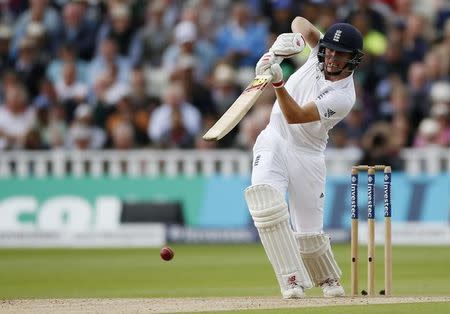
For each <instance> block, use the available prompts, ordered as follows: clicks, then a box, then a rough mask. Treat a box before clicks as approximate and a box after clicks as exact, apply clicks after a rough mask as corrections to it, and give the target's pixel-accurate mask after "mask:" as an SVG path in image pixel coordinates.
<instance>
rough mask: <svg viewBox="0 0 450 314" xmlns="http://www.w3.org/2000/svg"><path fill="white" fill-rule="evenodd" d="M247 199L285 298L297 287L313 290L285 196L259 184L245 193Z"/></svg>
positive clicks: (270, 187)
mask: <svg viewBox="0 0 450 314" xmlns="http://www.w3.org/2000/svg"><path fill="white" fill-rule="evenodd" d="M245 199H246V201H247V205H248V207H249V210H250V214H251V215H252V218H253V221H254V223H255V226H256V228H257V229H258V233H259V237H260V238H261V243H262V245H263V246H264V249H265V251H266V254H267V257H268V258H269V261H270V263H271V264H272V267H273V269H274V271H275V274H276V277H277V279H278V283H279V284H280V288H281V292H282V293H283V296H284V295H285V292H286V291H288V290H289V289H291V288H292V287H293V286H295V285H299V286H302V287H303V288H305V289H308V288H312V282H311V279H310V278H309V276H308V272H307V270H306V267H305V265H304V264H303V262H302V260H301V258H300V254H299V248H298V245H297V242H296V240H295V235H294V232H293V231H292V229H291V226H290V224H289V212H288V207H287V204H286V202H285V200H284V198H283V195H282V194H281V193H280V192H279V191H278V190H277V189H275V188H274V187H272V186H271V185H268V184H258V185H253V186H250V187H249V188H247V189H246V190H245Z"/></svg>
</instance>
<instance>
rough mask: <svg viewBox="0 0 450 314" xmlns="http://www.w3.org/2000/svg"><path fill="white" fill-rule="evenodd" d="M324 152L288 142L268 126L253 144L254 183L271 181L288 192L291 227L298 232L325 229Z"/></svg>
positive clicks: (268, 182)
mask: <svg viewBox="0 0 450 314" xmlns="http://www.w3.org/2000/svg"><path fill="white" fill-rule="evenodd" d="M325 177H326V167H325V157H324V154H323V153H320V152H314V151H312V150H308V149H303V148H301V147H298V146H294V145H293V144H291V143H288V142H287V141H286V140H285V139H284V138H282V137H281V136H280V135H279V134H278V132H277V131H275V130H274V129H272V128H271V127H267V128H266V129H265V130H264V131H262V132H261V134H260V135H259V136H258V138H257V140H256V143H255V145H254V147H253V171H252V185H255V184H263V183H264V184H270V185H271V186H273V187H274V188H276V189H278V190H279V191H280V192H281V193H282V195H286V193H287V196H288V205H289V212H290V216H291V223H292V228H293V230H294V232H295V233H296V234H305V233H321V232H322V231H323V207H324V196H325Z"/></svg>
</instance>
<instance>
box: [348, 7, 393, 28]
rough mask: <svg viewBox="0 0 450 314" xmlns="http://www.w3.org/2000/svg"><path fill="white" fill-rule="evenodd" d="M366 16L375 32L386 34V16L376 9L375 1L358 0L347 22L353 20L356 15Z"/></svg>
mask: <svg viewBox="0 0 450 314" xmlns="http://www.w3.org/2000/svg"><path fill="white" fill-rule="evenodd" d="M360 13H362V14H364V16H366V17H367V20H368V23H369V24H370V25H372V28H373V30H375V31H377V32H379V33H382V34H386V23H385V18H384V16H383V15H382V14H381V13H380V12H379V11H378V10H377V9H376V8H375V7H374V3H373V1H369V0H357V1H356V8H355V9H354V10H352V11H351V12H350V14H349V16H348V17H347V19H346V20H347V22H348V21H351V20H352V19H353V16H354V15H356V14H360Z"/></svg>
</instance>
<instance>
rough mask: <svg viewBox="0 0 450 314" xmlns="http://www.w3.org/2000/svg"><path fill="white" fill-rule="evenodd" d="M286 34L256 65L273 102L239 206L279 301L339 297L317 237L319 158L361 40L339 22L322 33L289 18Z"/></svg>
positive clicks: (329, 255) (346, 97) (349, 96)
mask: <svg viewBox="0 0 450 314" xmlns="http://www.w3.org/2000/svg"><path fill="white" fill-rule="evenodd" d="M291 27H292V33H286V34H281V35H280V36H278V38H277V39H276V41H275V42H274V44H273V46H272V47H271V48H270V49H269V52H268V53H266V54H265V55H264V56H263V57H262V58H261V59H260V60H259V61H258V63H257V65H256V74H257V75H258V74H262V73H265V72H266V73H267V72H270V73H271V74H272V76H273V79H272V84H273V87H274V88H275V92H276V97H277V100H276V101H275V104H274V106H273V109H272V113H271V116H270V122H269V124H268V125H267V127H266V128H265V129H264V130H263V131H262V132H261V134H260V135H259V136H258V138H257V140H256V143H255V145H254V148H253V170H252V178H251V183H252V185H251V186H250V187H248V188H247V189H246V190H245V192H244V193H245V199H246V201H247V205H248V207H249V210H250V214H251V216H252V218H253V220H254V223H255V226H256V228H257V229H258V233H259V236H260V238H261V242H262V244H263V246H264V249H265V252H266V254H267V256H268V258H269V261H270V263H271V264H272V266H273V269H274V271H275V275H276V277H277V280H278V283H279V285H280V288H281V293H282V296H283V298H285V299H291V298H301V297H304V296H305V289H309V288H312V287H313V286H316V287H321V288H322V291H323V295H324V296H325V297H340V296H344V289H343V287H342V286H341V285H340V283H339V279H340V277H341V270H340V268H339V266H338V265H337V263H336V260H335V258H334V255H333V252H332V250H331V246H330V238H329V236H328V235H326V234H324V232H323V208H324V197H325V190H324V189H325V177H326V168H325V157H324V151H325V147H326V144H327V139H328V131H329V130H330V129H331V128H332V127H334V126H335V125H336V124H337V123H338V122H339V121H341V120H342V119H344V117H345V116H346V115H347V114H348V113H349V112H350V110H351V108H352V106H353V105H354V103H355V98H356V96H355V87H354V83H353V71H354V70H355V68H356V67H357V66H358V64H359V63H360V62H361V59H362V57H363V52H362V49H363V39H362V36H361V33H360V32H359V31H358V30H357V29H356V28H355V27H353V26H352V25H350V24H346V23H338V24H334V25H332V26H331V27H330V28H329V29H328V30H327V31H326V32H325V34H322V33H321V32H320V31H319V30H318V29H317V28H316V27H314V26H313V25H312V24H311V23H310V22H309V21H308V20H306V19H305V18H302V17H296V18H295V19H294V20H293V22H292V26H291ZM305 43H306V44H308V46H309V47H310V48H311V53H310V55H309V57H308V59H307V61H306V62H305V64H304V65H303V66H301V67H300V68H299V69H298V70H297V71H296V72H295V73H293V74H292V75H291V77H290V78H289V79H288V81H287V82H286V84H285V83H284V80H283V74H282V70H281V67H280V64H279V63H280V61H281V60H282V59H283V57H290V56H293V55H295V54H297V53H299V52H300V51H302V50H303V48H304V47H305ZM280 57H281V58H280ZM286 195H287V196H288V197H287V201H288V203H287V202H286V201H285V199H286ZM288 204H289V205H288Z"/></svg>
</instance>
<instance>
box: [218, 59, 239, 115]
mask: <svg viewBox="0 0 450 314" xmlns="http://www.w3.org/2000/svg"><path fill="white" fill-rule="evenodd" d="M211 93H212V98H213V101H214V103H215V104H216V106H217V112H218V114H219V115H222V114H223V113H224V112H225V111H227V109H228V108H229V107H230V106H231V104H233V102H234V101H235V100H236V98H237V97H239V94H240V90H239V87H238V86H237V85H236V72H235V70H234V69H233V67H232V66H231V65H230V64H227V63H220V64H218V65H217V66H216V68H215V69H214V74H213V78H212V86H211Z"/></svg>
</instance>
